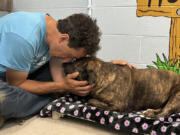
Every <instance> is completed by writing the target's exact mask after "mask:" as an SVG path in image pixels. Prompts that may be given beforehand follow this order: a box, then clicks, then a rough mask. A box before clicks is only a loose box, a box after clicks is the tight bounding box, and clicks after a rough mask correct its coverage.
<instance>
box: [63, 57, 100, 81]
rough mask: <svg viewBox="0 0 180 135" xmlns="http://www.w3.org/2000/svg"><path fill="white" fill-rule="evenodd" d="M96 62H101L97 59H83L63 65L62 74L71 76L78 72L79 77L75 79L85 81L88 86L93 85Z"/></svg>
mask: <svg viewBox="0 0 180 135" xmlns="http://www.w3.org/2000/svg"><path fill="white" fill-rule="evenodd" d="M98 62H99V63H100V62H101V61H100V60H99V59H98V58H95V57H84V58H81V59H77V60H76V61H73V62H71V63H64V64H63V68H64V73H65V74H71V73H74V72H79V76H78V77H77V78H76V79H77V80H79V81H82V80H87V81H88V83H89V84H93V83H95V81H96V74H95V72H94V71H95V69H96V68H97V64H98Z"/></svg>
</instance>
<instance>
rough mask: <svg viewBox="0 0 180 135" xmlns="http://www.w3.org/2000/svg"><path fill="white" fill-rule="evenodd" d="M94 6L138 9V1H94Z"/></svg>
mask: <svg viewBox="0 0 180 135" xmlns="http://www.w3.org/2000/svg"><path fill="white" fill-rule="evenodd" d="M92 4H93V6H98V7H110V6H134V7H136V5H137V4H136V0H92Z"/></svg>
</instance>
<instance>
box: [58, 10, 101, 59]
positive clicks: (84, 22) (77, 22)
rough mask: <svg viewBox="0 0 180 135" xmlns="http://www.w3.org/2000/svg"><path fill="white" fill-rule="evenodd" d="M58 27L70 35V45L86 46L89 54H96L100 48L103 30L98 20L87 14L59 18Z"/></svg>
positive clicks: (73, 46) (72, 46) (76, 47)
mask: <svg viewBox="0 0 180 135" xmlns="http://www.w3.org/2000/svg"><path fill="white" fill-rule="evenodd" d="M57 28H58V30H59V32H61V33H67V34H68V35H69V37H70V39H69V47H71V48H75V49H78V48H82V47H83V48H85V50H86V52H87V54H88V55H92V56H93V55H95V54H96V52H97V50H99V49H100V46H99V42H100V36H101V32H100V30H99V27H98V26H97V23H96V20H95V19H92V18H91V17H90V16H88V15H86V14H82V13H80V14H73V15H71V16H69V17H67V18H65V19H62V20H61V19H60V20H58V25H57Z"/></svg>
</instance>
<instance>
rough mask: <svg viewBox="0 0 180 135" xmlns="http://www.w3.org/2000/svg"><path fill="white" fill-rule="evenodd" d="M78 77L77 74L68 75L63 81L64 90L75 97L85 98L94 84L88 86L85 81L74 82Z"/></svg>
mask: <svg viewBox="0 0 180 135" xmlns="http://www.w3.org/2000/svg"><path fill="white" fill-rule="evenodd" d="M78 75H79V73H78V72H75V73H72V74H68V75H67V76H66V77H65V80H64V89H65V90H66V91H67V92H70V93H73V94H75V95H79V96H86V95H88V94H89V92H90V91H91V89H92V88H93V87H94V84H92V85H88V82H87V81H77V80H74V79H75V78H76V77H77V76H78Z"/></svg>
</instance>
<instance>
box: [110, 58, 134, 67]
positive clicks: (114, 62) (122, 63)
mask: <svg viewBox="0 0 180 135" xmlns="http://www.w3.org/2000/svg"><path fill="white" fill-rule="evenodd" d="M111 63H113V64H119V65H127V66H128V67H130V68H134V69H137V67H135V66H133V65H131V64H129V63H128V62H127V61H124V60H112V61H111Z"/></svg>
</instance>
